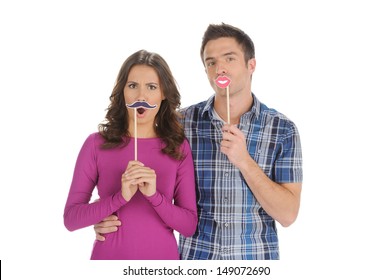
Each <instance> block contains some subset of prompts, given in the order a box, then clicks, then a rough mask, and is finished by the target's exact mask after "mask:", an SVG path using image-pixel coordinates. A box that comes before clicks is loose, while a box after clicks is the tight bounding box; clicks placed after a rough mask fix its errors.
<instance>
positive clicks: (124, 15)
mask: <svg viewBox="0 0 391 280" xmlns="http://www.w3.org/2000/svg"><path fill="white" fill-rule="evenodd" d="M387 3H388V1H376V0H372V1H346V0H345V1H344V0H339V1H333V0H331V1H253V0H240V1H238V0H235V1H233V0H227V1H211V0H210V1H191V2H190V1H169V0H165V1H158V0H143V1H131V0H128V1H102V0H95V1H43V0H36V1H18V0H16V1H1V2H0V31H1V34H0V36H1V43H0V50H1V51H0V94H1V106H0V114H1V115H0V122H1V128H0V133H1V136H0V141H1V142H0V143H1V144H0V149H1V150H0V164H1V166H0V168H1V169H0V172H1V176H0V188H1V189H0V191H1V193H0V207H1V209H0V210H1V211H0V227H1V228H0V259H1V260H2V274H3V275H4V276H6V278H4V279H27V278H28V277H31V278H34V279H39V277H40V278H42V279H51V278H48V277H53V278H54V277H55V279H69V278H70V277H73V278H75V279H81V277H82V276H83V277H90V278H91V279H92V277H94V278H97V279H104V278H105V277H108V276H111V279H124V277H125V276H121V275H122V267H123V266H125V267H127V265H129V264H132V265H140V266H141V265H146V264H147V265H150V266H152V265H155V266H157V267H159V266H162V265H163V264H164V262H163V263H159V262H144V263H142V262H141V263H140V262H133V263H132V262H124V263H122V262H114V263H113V262H98V264H97V263H96V262H91V261H88V258H89V256H90V251H91V248H92V243H93V240H94V232H93V229H92V228H91V227H89V228H86V229H82V230H78V231H75V232H72V233H71V232H68V231H67V230H66V229H65V227H64V225H63V219H62V214H63V208H64V205H65V200H66V197H67V194H68V190H69V185H70V182H71V178H72V174H73V168H74V163H75V160H76V157H77V154H78V152H79V149H80V147H81V145H82V143H83V142H84V140H85V138H86V137H87V136H88V135H89V134H90V133H91V132H94V131H96V129H97V125H98V123H100V122H101V121H102V120H103V119H104V116H105V113H106V111H105V109H106V108H107V105H108V101H109V95H110V93H111V90H112V87H113V85H114V81H115V78H116V75H117V73H118V71H119V68H120V66H121V65H122V62H123V61H124V60H125V59H126V58H127V57H128V56H129V55H130V54H131V53H133V52H135V51H137V50H139V49H142V48H143V49H147V50H149V51H154V52H158V53H159V54H161V55H162V56H163V57H164V58H165V59H166V60H167V62H168V63H169V65H170V66H171V69H172V71H173V74H174V76H175V77H176V80H177V82H178V85H179V88H180V91H181V93H182V105H183V106H187V105H190V104H193V103H196V102H199V101H202V100H204V99H207V98H208V97H209V96H210V95H211V94H212V93H213V92H212V90H211V88H210V87H209V84H208V82H207V78H206V75H205V73H204V70H203V67H202V63H201V59H200V56H199V48H200V44H201V39H202V35H203V32H204V31H205V29H206V28H207V26H208V24H209V23H221V22H225V23H229V24H232V25H235V26H238V27H240V28H241V29H243V30H244V31H245V32H247V33H248V34H249V35H250V37H252V39H253V41H254V43H255V47H256V58H257V69H256V72H255V74H254V77H253V91H254V93H255V94H256V95H257V96H258V98H259V99H260V100H261V101H262V102H264V103H265V104H266V105H268V106H269V107H273V108H275V109H277V110H279V111H280V112H282V113H284V114H285V115H287V116H288V117H289V118H291V119H292V120H293V121H294V122H295V123H296V125H297V126H298V128H299V131H300V134H301V138H302V147H303V156H304V184H303V193H302V205H301V209H300V213H299V217H298V219H297V221H296V222H295V223H294V224H293V225H292V226H290V227H288V228H282V227H279V236H280V249H281V259H282V260H281V261H279V262H278V263H275V262H272V263H269V262H256V263H254V262H250V263H251V264H252V265H265V264H269V265H271V266H272V268H273V270H272V271H273V273H272V276H271V277H269V279H287V278H286V277H287V276H290V277H291V278H292V277H293V279H298V278H299V277H302V276H303V277H304V276H316V279H329V278H330V277H335V278H342V276H344V277H355V276H357V277H358V276H368V277H369V276H372V277H374V278H373V279H381V278H382V279H385V278H387V277H385V275H390V274H391V273H390V272H389V270H388V269H389V268H388V267H387V266H386V265H387V264H389V261H390V250H391V246H390V236H391V231H390V229H389V228H390V226H389V222H390V218H389V214H390V213H391V211H390V210H391V209H390V202H389V193H390V191H389V188H390V182H389V181H390V180H389V178H388V175H390V167H391V166H390V165H391V164H390V158H391V153H390V127H391V126H390V120H391V116H390V109H389V104H390V102H389V96H390V94H391V82H390V80H391V55H390V53H391V51H390V50H391V28H390V27H391V20H390V18H391V17H390V14H391V9H390V6H389V5H388V4H387ZM255 5H256V6H255ZM180 264H182V265H183V266H184V265H191V266H192V267H201V264H200V263H199V262H182V263H180ZM223 264H225V263H221V262H212V264H211V262H202V267H208V266H218V265H223ZM233 264H235V263H233ZM236 264H238V263H236ZM167 265H173V264H172V263H169V264H167ZM176 265H178V263H177V264H176ZM282 275H284V276H285V277H283V276H282ZM273 276H274V278H273ZM280 276H281V278H279V277H280ZM203 278H205V277H203ZM138 279H142V277H138ZM145 279H149V278H145ZM184 279H190V277H188V278H184ZM194 279H201V278H194ZM252 279H254V276H253V278H252Z"/></svg>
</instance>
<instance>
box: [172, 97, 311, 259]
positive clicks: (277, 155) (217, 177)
mask: <svg viewBox="0 0 391 280" xmlns="http://www.w3.org/2000/svg"><path fill="white" fill-rule="evenodd" d="M253 98H254V103H253V106H252V108H251V110H250V111H248V112H247V113H245V114H244V115H243V116H242V117H241V118H240V124H239V129H240V130H241V131H242V132H243V133H244V135H245V137H246V139H247V150H248V151H249V153H250V155H251V157H252V158H253V159H254V160H255V161H256V162H257V163H258V165H259V166H260V167H261V168H262V170H263V171H264V172H265V174H266V175H267V176H268V177H269V178H270V179H271V180H273V181H274V182H277V183H292V182H301V181H302V177H303V174H302V156H301V145H300V138H299V133H298V130H297V128H296V126H295V124H294V123H293V122H292V121H290V120H289V119H288V118H287V117H285V116H284V115H282V114H280V113H278V112H277V111H276V110H274V109H269V108H268V107H267V106H266V105H264V104H261V103H260V101H259V100H258V99H257V98H256V97H255V95H254V94H253ZM213 102H214V96H212V97H210V98H209V99H208V100H207V101H204V102H201V103H199V104H196V105H192V106H190V107H188V108H185V109H183V110H182V113H183V114H184V118H183V119H182V122H183V125H184V128H185V133H186V136H187V138H188V139H189V142H190V145H191V148H192V151H193V158H194V165H195V174H196V183H197V206H198V218H199V222H198V227H197V231H196V233H195V234H194V235H193V236H192V237H188V238H186V237H184V236H180V238H179V251H180V254H181V258H182V259H185V260H186V259H188V260H194V259H197V260H199V259H201V260H203V259H220V260H231V259H241V260H246V259H247V260H250V259H279V246H278V237H277V230H276V224H275V221H274V220H273V219H272V218H271V217H270V216H269V215H268V214H267V213H266V212H265V211H264V210H263V208H262V205H260V204H259V203H258V201H257V200H256V199H255V197H254V195H253V194H252V192H251V190H250V188H249V187H248V185H247V183H246V182H245V181H244V179H243V176H242V175H241V173H240V172H239V170H238V169H237V168H236V167H235V166H234V165H233V164H232V163H230V162H229V160H228V158H227V156H226V155H224V154H223V153H221V152H220V142H221V140H222V131H221V128H222V126H223V124H224V123H223V121H222V120H221V119H220V118H219V117H218V116H217V115H216V114H215V113H214V109H213Z"/></svg>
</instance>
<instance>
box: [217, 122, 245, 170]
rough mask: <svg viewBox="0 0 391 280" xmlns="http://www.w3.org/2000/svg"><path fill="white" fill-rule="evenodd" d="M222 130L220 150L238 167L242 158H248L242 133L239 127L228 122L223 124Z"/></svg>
mask: <svg viewBox="0 0 391 280" xmlns="http://www.w3.org/2000/svg"><path fill="white" fill-rule="evenodd" d="M222 130H223V140H222V141H221V146H220V149H221V152H222V153H223V154H225V155H226V156H227V157H228V159H229V161H230V162H231V163H232V164H234V165H235V166H236V167H238V168H239V165H240V164H241V163H243V161H244V160H248V159H250V155H249V153H248V151H247V145H246V139H245V137H244V134H243V132H241V131H240V129H239V128H237V127H236V126H234V125H229V124H225V125H224V126H223V128H222Z"/></svg>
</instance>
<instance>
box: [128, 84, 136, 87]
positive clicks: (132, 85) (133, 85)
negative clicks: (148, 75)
mask: <svg viewBox="0 0 391 280" xmlns="http://www.w3.org/2000/svg"><path fill="white" fill-rule="evenodd" d="M128 87H129V88H136V85H135V84H129V85H128Z"/></svg>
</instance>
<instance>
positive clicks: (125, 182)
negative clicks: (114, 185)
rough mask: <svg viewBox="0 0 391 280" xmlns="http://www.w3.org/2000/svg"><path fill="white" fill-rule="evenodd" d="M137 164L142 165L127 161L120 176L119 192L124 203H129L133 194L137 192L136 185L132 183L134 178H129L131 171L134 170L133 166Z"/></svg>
mask: <svg viewBox="0 0 391 280" xmlns="http://www.w3.org/2000/svg"><path fill="white" fill-rule="evenodd" d="M138 164H142V163H141V162H138V161H129V163H128V166H127V167H126V170H125V172H124V173H123V174H122V179H121V182H122V187H121V192H122V197H123V198H124V199H125V200H126V201H129V200H130V199H131V198H132V197H133V196H134V194H135V193H136V192H137V189H138V186H137V184H135V183H133V182H132V181H134V178H133V177H132V176H131V171H132V170H133V169H134V166H135V165H138Z"/></svg>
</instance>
